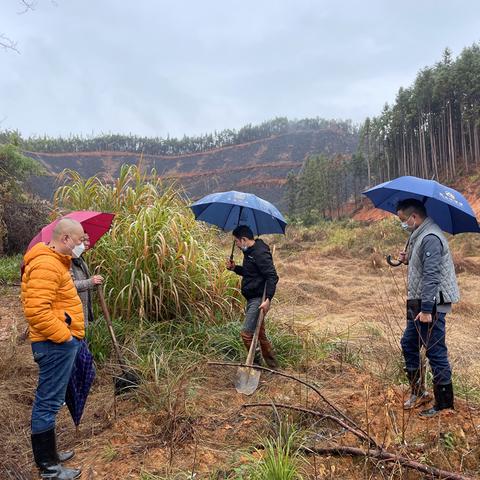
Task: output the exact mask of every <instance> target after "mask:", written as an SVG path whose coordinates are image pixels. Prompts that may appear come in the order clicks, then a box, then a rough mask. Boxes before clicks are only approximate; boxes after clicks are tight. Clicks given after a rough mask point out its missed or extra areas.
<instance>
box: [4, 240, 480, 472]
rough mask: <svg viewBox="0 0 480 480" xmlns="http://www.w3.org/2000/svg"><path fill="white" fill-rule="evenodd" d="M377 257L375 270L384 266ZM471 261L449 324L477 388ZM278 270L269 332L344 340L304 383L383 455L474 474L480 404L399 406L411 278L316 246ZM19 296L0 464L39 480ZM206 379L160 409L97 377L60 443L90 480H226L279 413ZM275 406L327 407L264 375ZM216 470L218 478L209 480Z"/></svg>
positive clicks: (10, 315)
mask: <svg viewBox="0 0 480 480" xmlns="http://www.w3.org/2000/svg"><path fill="white" fill-rule="evenodd" d="M375 258H376V259H377V261H378V262H379V263H380V262H381V260H383V258H382V259H381V258H380V257H375ZM465 260H467V264H468V268H465V269H464V270H463V271H462V272H460V273H459V283H460V288H461V292H462V301H461V302H460V304H459V305H458V306H456V307H455V309H454V312H453V313H452V314H451V315H449V316H448V317H447V324H448V333H447V339H448V344H449V349H450V354H451V360H452V363H453V365H454V371H455V373H456V375H457V376H458V378H460V379H461V381H464V380H463V379H465V378H467V379H468V381H469V382H473V383H475V382H478V379H479V372H480V350H479V349H478V342H479V340H480V339H479V338H478V333H477V332H478V324H479V322H480V314H479V303H480V298H479V296H478V291H479V289H480V277H479V276H478V275H477V274H476V273H474V272H476V271H477V270H475V269H476V268H477V266H478V265H479V259H477V258H475V257H469V258H468V259H462V258H461V257H460V258H457V259H456V261H457V265H458V264H459V262H465ZM276 262H277V266H278V270H279V273H280V277H281V281H280V284H279V291H278V295H277V297H276V300H275V302H274V306H273V309H272V312H271V314H270V315H269V322H285V323H287V324H290V325H295V326H303V327H304V328H308V329H309V330H316V331H319V332H325V331H328V332H329V334H328V335H329V337H330V338H331V339H334V340H335V339H336V346H335V348H334V350H333V351H332V352H331V355H330V356H329V358H327V359H326V360H325V361H324V362H322V363H319V364H314V363H313V362H310V363H309V364H308V365H306V368H305V372H303V373H302V375H304V376H305V378H306V379H307V380H314V381H316V382H317V383H318V384H319V385H321V388H322V392H324V393H325V394H326V395H327V397H328V398H330V400H331V401H333V402H335V403H336V404H337V405H338V406H339V407H341V408H342V409H344V410H345V411H346V412H348V414H349V415H351V416H352V417H354V418H355V420H356V421H357V422H359V423H360V424H361V425H362V426H363V427H364V428H368V429H369V431H370V432H371V433H372V434H373V435H374V436H375V438H376V439H377V440H378V441H379V442H380V443H382V444H384V445H385V446H386V447H387V448H390V449H395V450H400V451H401V452H402V453H404V454H406V455H410V456H412V457H413V458H417V459H418V458H420V459H422V458H423V459H424V460H426V461H427V462H430V463H432V464H435V465H437V466H439V467H442V468H445V469H449V470H460V469H470V470H472V471H475V472H477V474H478V473H479V472H480V466H479V461H478V458H479V455H478V452H479V446H480V439H479V435H478V433H479V430H480V429H479V428H478V426H479V425H480V411H479V409H478V406H476V404H474V403H471V402H470V401H466V400H463V399H459V400H458V401H457V411H456V412H455V413H445V414H442V415H441V416H440V417H439V418H437V419H435V420H432V421H427V422H425V421H422V420H420V419H419V418H418V417H417V416H416V414H415V413H414V412H409V413H406V412H404V411H403V410H402V409H401V404H402V403H403V400H404V397H405V395H406V392H407V391H406V388H405V387H404V386H400V385H398V381H399V379H400V373H401V354H400V349H399V339H400V335H401V331H402V328H403V326H404V322H405V320H404V303H403V302H404V297H403V292H404V289H405V268H403V267H401V268H397V269H391V268H389V267H387V266H385V265H378V266H375V267H373V266H372V256H370V255H365V256H363V257H353V256H348V257H347V256H345V255H343V254H342V255H341V256H333V255H332V254H331V252H330V253H329V254H328V255H325V252H324V251H323V250H321V249H319V248H316V245H315V243H314V242H312V243H310V244H309V248H308V250H307V251H305V252H292V251H291V250H283V249H281V248H280V249H279V250H278V251H277V254H276ZM461 264H462V265H463V264H464V263H461ZM378 267H381V268H378ZM17 294H18V292H17V291H16V290H15V289H14V288H13V287H9V288H8V289H7V290H6V294H5V292H4V295H2V296H1V297H0V312H1V313H2V317H1V322H0V332H3V334H2V338H3V340H2V342H1V343H0V349H1V350H0V436H1V438H4V439H7V440H6V441H5V442H3V443H0V459H2V460H0V463H1V462H2V461H3V464H4V465H3V466H4V467H6V466H8V468H10V469H11V471H12V472H13V471H15V475H17V476H16V477H13V478H18V479H24V480H25V479H30V478H36V477H35V476H34V475H35V469H34V468H33V467H32V463H31V453H30V446H29V416H30V410H31V401H32V397H33V390H34V386H35V381H36V378H35V375H36V367H35V365H34V363H33V361H32V359H31V352H30V347H29V345H28V344H27V343H25V342H23V343H20V344H17V343H16V342H15V341H13V340H12V338H15V337H16V333H15V332H14V333H13V334H12V333H11V326H12V325H16V326H15V328H16V329H17V330H18V331H20V330H21V325H23V323H22V322H21V321H17V320H18V318H20V317H21V312H20V308H19V304H18V296H17ZM12 319H15V321H12ZM297 330H298V329H297ZM307 363H308V362H307ZM202 374H203V375H202V376H203V379H202V380H201V381H200V382H198V383H196V384H195V386H191V385H188V384H186V385H184V386H182V387H181V388H180V390H179V391H178V392H177V393H176V394H175V395H176V396H177V397H178V398H180V399H181V402H180V404H179V405H180V406H179V407H178V408H177V409H175V408H170V410H158V411H152V410H151V409H148V408H146V407H143V406H141V405H139V404H138V403H137V402H135V401H134V400H133V399H122V400H118V401H117V402H115V401H114V398H113V395H112V386H111V374H110V373H109V371H108V370H106V369H105V370H100V371H99V376H98V381H97V383H96V385H95V387H94V389H93V391H92V394H91V397H90V399H89V402H88V404H87V409H86V412H85V417H84V420H83V422H82V424H81V426H80V429H79V431H78V432H75V430H74V428H73V425H72V422H71V420H70V419H69V417H68V414H67V412H66V411H62V413H61V415H60V418H59V422H58V433H59V443H60V445H61V446H65V445H69V446H74V447H75V449H76V451H77V457H76V461H75V462H72V464H76V465H77V464H78V465H81V466H82V467H83V468H84V471H85V474H84V476H83V478H84V480H85V479H89V480H90V479H92V478H93V479H139V478H140V476H141V473H140V472H142V471H144V472H151V473H155V474H156V475H157V476H158V478H172V479H173V478H174V474H175V473H176V472H180V471H183V472H188V471H191V469H192V466H193V457H194V456H195V457H196V466H195V471H196V472H197V474H198V476H197V478H202V479H203V478H205V479H208V478H226V475H232V473H233V470H234V469H235V468H240V467H241V466H242V465H244V464H246V463H248V462H249V461H251V460H250V457H247V456H246V455H245V454H246V452H247V451H248V450H249V448H250V447H251V446H252V445H255V444H257V443H258V436H259V435H262V434H264V433H265V432H266V431H268V430H269V429H270V428H271V426H272V424H274V423H275V421H276V420H275V415H274V414H272V412H271V411H270V410H269V409H267V410H256V411H250V412H246V411H243V410H242V409H241V405H242V404H243V402H244V398H243V397H240V396H239V395H237V394H236V393H235V390H234V389H233V386H232V379H233V376H234V372H233V371H229V370H227V369H217V370H212V369H207V367H205V370H204V371H203V372H202ZM272 399H274V400H276V401H277V402H282V403H292V404H297V405H302V406H309V407H311V408H323V406H322V405H321V404H320V403H319V402H318V400H317V399H316V398H315V397H314V396H313V394H312V393H311V392H307V390H306V389H305V388H304V387H301V386H299V385H296V384H293V383H291V382H278V381H277V380H276V379H274V378H272V377H270V376H269V375H262V381H261V385H260V388H259V390H258V392H257V393H256V394H255V396H254V398H253V400H254V401H267V402H268V401H271V400H272ZM180 407H181V408H180ZM367 413H368V415H367ZM291 419H292V420H294V421H298V422H300V421H301V425H302V426H303V427H308V428H309V429H310V430H312V431H313V432H315V434H314V435H313V436H311V437H309V438H310V441H313V442H318V444H317V446H319V445H320V442H323V443H325V442H331V441H332V440H334V439H336V441H338V442H340V443H343V444H352V442H354V441H355V440H354V439H353V438H351V437H350V436H349V435H348V434H345V433H342V432H341V431H339V430H338V428H334V427H333V426H332V425H330V424H325V422H323V423H318V422H317V421H315V420H313V419H309V418H304V417H302V418H301V419H299V418H298V416H297V417H294V416H291ZM367 419H368V421H367ZM172 442H173V444H174V448H172ZM312 462H313V460H312V459H309V463H308V464H307V465H306V469H307V471H308V472H309V473H310V475H311V478H314V474H313V472H314V466H313V463H312ZM320 465H321V466H322V467H321V469H322V470H321V471H325V472H326V473H325V478H328V476H330V477H331V478H345V479H358V478H378V479H380V478H382V479H383V478H412V479H415V478H421V476H420V475H417V474H415V473H408V474H407V473H406V472H405V471H404V470H402V469H400V468H399V467H398V466H395V467H391V468H390V469H388V468H387V469H382V468H378V469H377V468H376V467H375V466H374V465H373V464H371V463H368V462H367V463H365V462H358V461H352V460H351V459H349V458H343V459H337V458H318V459H317V463H316V467H315V468H317V469H318V468H320ZM323 469H324V470H323ZM214 471H217V473H218V476H216V477H215V476H213V477H212V476H210V475H212V474H213V472H214ZM317 471H318V470H317ZM222 472H223V473H222ZM222 475H223V476H222ZM7 478H8V477H7ZM178 478H179V477H178ZM183 478H184V477H183ZM230 478H234V477H230ZM237 478H239V477H237Z"/></svg>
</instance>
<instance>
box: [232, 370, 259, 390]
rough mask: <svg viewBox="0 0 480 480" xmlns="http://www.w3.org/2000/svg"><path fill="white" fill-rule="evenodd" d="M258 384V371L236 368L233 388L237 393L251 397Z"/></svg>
mask: <svg viewBox="0 0 480 480" xmlns="http://www.w3.org/2000/svg"><path fill="white" fill-rule="evenodd" d="M259 382H260V370H256V369H254V368H249V367H238V370H237V376H236V378H235V388H236V390H237V392H238V393H243V394H244V395H251V394H252V393H253V392H254V391H255V390H256V389H257V387H258V383H259Z"/></svg>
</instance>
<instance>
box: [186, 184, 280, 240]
mask: <svg viewBox="0 0 480 480" xmlns="http://www.w3.org/2000/svg"><path fill="white" fill-rule="evenodd" d="M190 208H191V209H192V210H193V213H194V214H195V218H196V219H197V220H202V221H204V222H207V223H209V224H211V225H216V226H217V227H220V228H221V229H222V230H224V231H225V232H229V231H231V230H234V229H235V228H236V227H238V226H239V225H247V226H248V227H250V229H251V230H252V232H253V234H254V235H265V234H269V233H285V228H286V226H287V222H286V221H285V219H284V218H283V216H282V214H281V213H280V212H279V211H278V209H277V208H276V207H274V206H273V205H272V204H271V203H270V202H267V201H266V200H263V199H261V198H259V197H257V196H256V195H253V193H243V192H236V191H234V190H232V191H231V192H220V193H212V194H210V195H207V196H206V197H203V198H202V199H200V200H198V201H197V202H195V203H194V204H193V205H191V206H190Z"/></svg>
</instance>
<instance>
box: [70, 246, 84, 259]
mask: <svg viewBox="0 0 480 480" xmlns="http://www.w3.org/2000/svg"><path fill="white" fill-rule="evenodd" d="M84 251H85V244H84V243H83V242H82V243H80V244H78V245H75V247H73V248H72V257H73V258H79V257H81V256H82V253H83V252H84Z"/></svg>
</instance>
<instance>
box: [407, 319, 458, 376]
mask: <svg viewBox="0 0 480 480" xmlns="http://www.w3.org/2000/svg"><path fill="white" fill-rule="evenodd" d="M401 345H402V352H403V356H404V358H405V366H406V368H407V370H417V369H419V368H420V349H421V348H422V347H425V349H426V355H427V358H428V361H429V363H430V367H431V368H432V372H433V382H434V383H435V384H437V385H447V384H449V383H451V381H452V370H451V368H450V363H449V361H448V350H447V345H446V343H445V313H438V314H437V315H436V318H435V317H434V319H433V322H432V323H422V322H419V321H418V320H414V319H413V318H408V319H407V328H406V329H405V331H404V332H403V337H402V340H401Z"/></svg>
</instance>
